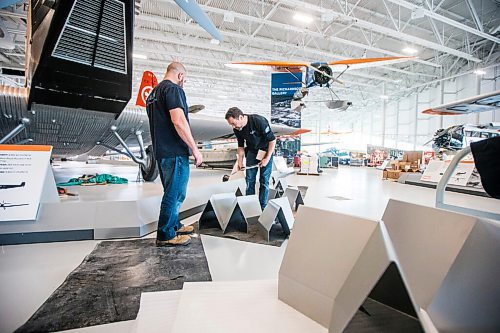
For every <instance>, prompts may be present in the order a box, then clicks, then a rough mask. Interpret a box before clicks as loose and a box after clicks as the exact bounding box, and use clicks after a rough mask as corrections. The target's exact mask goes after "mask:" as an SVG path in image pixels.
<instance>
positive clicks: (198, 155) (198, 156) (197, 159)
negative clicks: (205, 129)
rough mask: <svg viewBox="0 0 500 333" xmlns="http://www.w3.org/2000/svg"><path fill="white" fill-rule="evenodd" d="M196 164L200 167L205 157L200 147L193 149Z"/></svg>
mask: <svg viewBox="0 0 500 333" xmlns="http://www.w3.org/2000/svg"><path fill="white" fill-rule="evenodd" d="M193 157H194V164H195V165H196V166H197V167H199V166H200V165H201V163H203V157H202V156H201V153H200V151H199V150H198V149H196V150H194V151H193Z"/></svg>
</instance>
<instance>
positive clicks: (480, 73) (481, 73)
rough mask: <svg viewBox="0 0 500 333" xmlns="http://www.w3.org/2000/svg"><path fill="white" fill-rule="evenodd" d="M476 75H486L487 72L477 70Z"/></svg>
mask: <svg viewBox="0 0 500 333" xmlns="http://www.w3.org/2000/svg"><path fill="white" fill-rule="evenodd" d="M474 74H476V75H484V74H486V72H485V71H483V70H482V69H476V70H475V71H474Z"/></svg>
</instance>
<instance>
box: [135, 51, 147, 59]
mask: <svg viewBox="0 0 500 333" xmlns="http://www.w3.org/2000/svg"><path fill="white" fill-rule="evenodd" d="M132 57H133V58H135V59H144V60H146V59H147V58H148V56H147V55H145V54H139V53H132Z"/></svg>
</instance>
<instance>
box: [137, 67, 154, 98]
mask: <svg viewBox="0 0 500 333" xmlns="http://www.w3.org/2000/svg"><path fill="white" fill-rule="evenodd" d="M157 85H158V80H157V79H156V76H155V74H154V73H153V72H150V71H145V72H144V73H143V74H142V81H141V87H140V88H139V92H138V93H137V100H136V101H135V105H138V106H143V107H146V99H147V98H148V96H149V94H150V93H151V91H152V90H153V88H154V87H156V86H157Z"/></svg>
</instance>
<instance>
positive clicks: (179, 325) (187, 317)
mask: <svg viewBox="0 0 500 333" xmlns="http://www.w3.org/2000/svg"><path fill="white" fill-rule="evenodd" d="M277 294H278V282H277V281H276V280H271V281H239V282H188V283H184V288H183V290H182V293H181V298H180V300H179V307H178V309H177V317H176V319H175V322H174V325H173V328H172V330H171V331H170V332H172V333H188V332H203V333H225V332H228V333H229V332H230V333H234V332H238V333H256V332H259V333H265V332H269V333H271V332H272V333H280V332H283V333H304V332H307V333H316V332H317V333H326V332H327V329H326V328H325V327H323V326H321V325H320V324H318V323H317V322H315V321H313V320H311V319H310V318H308V317H306V316H305V315H303V314H302V313H300V312H298V311H296V310H294V309H293V308H291V307H290V306H288V305H286V304H285V303H283V302H281V301H280V300H278V297H277ZM163 332H168V331H163Z"/></svg>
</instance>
